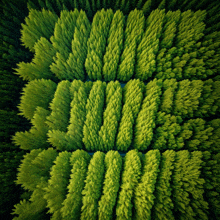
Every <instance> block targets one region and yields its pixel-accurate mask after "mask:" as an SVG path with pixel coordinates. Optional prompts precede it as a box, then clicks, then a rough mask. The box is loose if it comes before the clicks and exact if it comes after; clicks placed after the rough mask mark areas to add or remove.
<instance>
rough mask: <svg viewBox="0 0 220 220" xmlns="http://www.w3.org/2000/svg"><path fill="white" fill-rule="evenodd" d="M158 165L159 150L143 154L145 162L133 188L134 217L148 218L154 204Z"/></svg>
mask: <svg viewBox="0 0 220 220" xmlns="http://www.w3.org/2000/svg"><path fill="white" fill-rule="evenodd" d="M159 165H160V151H159V150H150V151H148V152H147V153H146V154H145V163H144V168H143V172H142V176H141V178H140V182H139V183H138V184H137V186H136V187H135V190H134V206H135V214H134V219H149V218H150V217H151V209H152V206H153V204H154V199H155V196H154V194H153V193H154V190H155V184H156V181H157V176H158V173H159V172H160V169H159Z"/></svg>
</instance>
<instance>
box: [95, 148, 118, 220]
mask: <svg viewBox="0 0 220 220" xmlns="http://www.w3.org/2000/svg"><path fill="white" fill-rule="evenodd" d="M121 169H122V158H121V156H120V154H119V153H118V152H117V151H112V150H111V151H108V153H107V154H106V155H105V170H106V173H105V180H104V186H103V193H102V196H101V199H100V200H99V207H98V218H99V220H102V219H109V220H110V219H112V216H113V208H114V206H115V204H116V198H117V193H118V190H119V186H120V185H119V182H120V174H121Z"/></svg>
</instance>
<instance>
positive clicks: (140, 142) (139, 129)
mask: <svg viewBox="0 0 220 220" xmlns="http://www.w3.org/2000/svg"><path fill="white" fill-rule="evenodd" d="M161 87H162V81H161V80H157V79H154V80H153V81H150V82H149V83H148V84H147V86H146V94H145V98H144V100H143V104H142V106H141V110H140V112H139V113H138V116H137V120H136V124H135V128H134V131H135V135H134V143H133V146H134V148H135V149H138V150H146V149H147V147H148V146H149V145H150V143H151V141H152V138H153V129H154V128H155V119H156V115H157V111H158V108H159V104H160V95H161V93H162V92H161Z"/></svg>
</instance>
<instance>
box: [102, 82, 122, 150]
mask: <svg viewBox="0 0 220 220" xmlns="http://www.w3.org/2000/svg"><path fill="white" fill-rule="evenodd" d="M105 106H106V109H105V111H104V113H103V125H102V126H101V128H100V130H99V147H100V149H101V150H104V151H109V150H113V148H114V146H115V138H116V134H117V128H118V125H119V120H120V118H121V109H122V88H121V85H120V83H119V82H118V81H116V82H113V81H111V82H110V83H108V84H107V87H106V102H105Z"/></svg>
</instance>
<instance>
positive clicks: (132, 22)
mask: <svg viewBox="0 0 220 220" xmlns="http://www.w3.org/2000/svg"><path fill="white" fill-rule="evenodd" d="M144 20H145V19H144V14H143V12H142V11H139V10H137V9H135V10H133V11H131V12H130V13H129V15H128V18H127V21H126V29H125V40H124V51H123V53H122V55H121V58H120V65H119V68H118V74H117V79H118V80H121V81H124V82H126V81H128V80H129V79H131V77H132V76H133V74H134V65H135V55H136V50H137V49H136V48H137V45H138V44H139V43H140V41H141V38H142V35H143V32H144Z"/></svg>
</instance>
